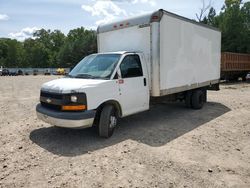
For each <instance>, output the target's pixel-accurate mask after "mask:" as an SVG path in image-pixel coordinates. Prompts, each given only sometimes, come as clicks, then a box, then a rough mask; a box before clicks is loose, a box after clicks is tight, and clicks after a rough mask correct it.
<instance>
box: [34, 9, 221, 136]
mask: <svg viewBox="0 0 250 188" xmlns="http://www.w3.org/2000/svg"><path fill="white" fill-rule="evenodd" d="M97 40H98V41H97V42H98V53H97V54H92V55H89V56H87V57H85V58H84V59H83V60H82V61H80V62H79V63H78V64H77V65H76V67H75V68H74V69H73V70H72V71H71V72H70V73H69V75H68V76H67V77H65V78H61V79H57V80H53V81H50V82H47V83H45V84H43V86H42V88H41V94H40V103H39V104H38V105H37V107H36V111H37V116H38V118H39V119H41V120H43V121H45V122H47V123H50V124H52V125H55V126H58V127H67V128H81V127H82V128H86V127H91V126H93V125H95V126H97V127H98V132H99V135H100V136H101V137H106V138H107V137H110V136H111V135H112V134H113V131H114V128H115V126H116V125H117V119H118V118H122V117H125V116H128V115H132V114H135V113H138V112H142V111H146V110H148V109H149V108H150V103H151V102H152V101H154V100H166V99H169V100H183V101H185V103H186V105H187V106H188V107H191V108H193V109H200V108H202V106H203V104H204V103H205V102H206V100H207V99H206V98H207V90H209V89H211V90H218V89H219V78H220V52H221V33H220V31H218V30H217V29H216V28H212V27H210V26H207V25H203V24H200V23H197V22H195V21H192V20H189V19H187V18H184V17H181V16H178V15H175V14H172V13H169V12H167V11H164V10H162V9H161V10H158V11H156V12H153V13H151V14H147V15H143V16H139V17H134V18H130V19H127V20H122V21H119V22H116V23H111V24H106V25H103V26H99V27H98V29H97Z"/></svg>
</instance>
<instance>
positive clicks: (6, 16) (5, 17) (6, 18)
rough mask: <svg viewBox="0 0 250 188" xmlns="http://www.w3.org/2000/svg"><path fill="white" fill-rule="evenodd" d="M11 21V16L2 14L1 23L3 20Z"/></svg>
mask: <svg viewBox="0 0 250 188" xmlns="http://www.w3.org/2000/svg"><path fill="white" fill-rule="evenodd" d="M8 19H9V16H8V15H6V14H0V21H1V20H8Z"/></svg>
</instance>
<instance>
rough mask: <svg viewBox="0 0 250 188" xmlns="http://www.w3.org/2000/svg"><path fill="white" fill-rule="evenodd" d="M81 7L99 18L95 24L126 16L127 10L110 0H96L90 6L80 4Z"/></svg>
mask: <svg viewBox="0 0 250 188" xmlns="http://www.w3.org/2000/svg"><path fill="white" fill-rule="evenodd" d="M82 9H83V10H85V11H87V12H89V13H91V15H92V16H97V17H99V18H101V19H100V20H98V21H96V25H99V24H105V23H108V22H111V21H113V20H115V19H117V18H119V17H123V16H127V12H126V11H125V10H124V9H121V8H120V7H119V6H118V5H116V4H115V3H114V2H112V1H110V0H106V1H96V2H95V3H94V4H93V5H92V6H90V5H82Z"/></svg>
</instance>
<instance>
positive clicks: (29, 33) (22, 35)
mask: <svg viewBox="0 0 250 188" xmlns="http://www.w3.org/2000/svg"><path fill="white" fill-rule="evenodd" d="M39 29H40V28H38V27H26V28H23V29H22V30H21V31H20V32H17V33H9V37H10V38H13V39H17V40H19V41H24V40H25V39H27V38H34V37H33V33H34V32H35V31H37V30H39Z"/></svg>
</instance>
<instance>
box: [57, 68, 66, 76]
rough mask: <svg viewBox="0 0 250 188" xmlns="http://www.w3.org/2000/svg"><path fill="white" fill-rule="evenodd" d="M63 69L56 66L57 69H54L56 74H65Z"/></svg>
mask: <svg viewBox="0 0 250 188" xmlns="http://www.w3.org/2000/svg"><path fill="white" fill-rule="evenodd" d="M65 72H66V71H65V69H64V68H58V69H57V70H56V74H57V75H65Z"/></svg>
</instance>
